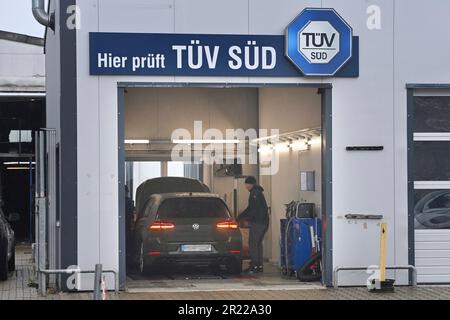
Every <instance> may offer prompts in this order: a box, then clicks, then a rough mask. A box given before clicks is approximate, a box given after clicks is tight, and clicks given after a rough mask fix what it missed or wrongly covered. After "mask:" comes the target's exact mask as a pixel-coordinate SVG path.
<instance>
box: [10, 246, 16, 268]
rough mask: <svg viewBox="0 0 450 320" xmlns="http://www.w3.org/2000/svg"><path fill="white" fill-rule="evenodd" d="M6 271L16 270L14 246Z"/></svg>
mask: <svg viewBox="0 0 450 320" xmlns="http://www.w3.org/2000/svg"><path fill="white" fill-rule="evenodd" d="M8 270H9V271H14V270H16V247H15V246H14V247H13V249H12V254H11V259H10V260H9V262H8Z"/></svg>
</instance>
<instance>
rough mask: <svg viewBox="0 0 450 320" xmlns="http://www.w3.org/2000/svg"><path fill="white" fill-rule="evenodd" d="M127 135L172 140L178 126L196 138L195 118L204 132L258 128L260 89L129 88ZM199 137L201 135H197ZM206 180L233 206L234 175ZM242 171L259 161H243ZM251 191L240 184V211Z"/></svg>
mask: <svg viewBox="0 0 450 320" xmlns="http://www.w3.org/2000/svg"><path fill="white" fill-rule="evenodd" d="M125 104H126V107H125V137H126V138H127V139H150V140H154V139H162V140H169V139H170V137H171V135H172V131H173V130H175V129H178V128H184V129H187V130H189V132H190V133H191V136H192V138H194V121H202V122H203V132H204V131H205V130H207V129H209V128H215V129H218V130H220V131H221V132H222V133H223V134H224V135H225V133H226V130H227V129H233V130H235V129H244V130H247V129H250V128H256V129H257V128H258V90H257V89H250V88H242V89H241V88H233V89H216V88H145V89H142V88H140V89H136V88H135V89H131V88H130V89H127V93H126V95H125ZM197 138H198V137H197ZM200 138H201V137H200ZM205 170H206V171H207V174H206V175H205V179H204V180H205V183H206V184H207V185H208V186H209V187H210V188H211V190H212V192H214V193H217V194H219V195H220V196H221V197H222V198H223V199H224V200H226V202H227V204H228V206H229V207H230V209H232V208H233V203H234V200H233V197H234V194H233V188H234V178H232V177H216V176H214V175H212V179H213V180H212V181H211V175H210V172H209V171H210V170H211V168H210V167H209V166H205ZM242 173H243V175H254V176H256V175H257V173H258V168H257V165H243V172H242ZM247 199H248V192H247V191H246V190H245V189H244V188H243V181H242V180H240V181H239V184H238V211H242V210H243V209H244V208H245V207H246V205H247Z"/></svg>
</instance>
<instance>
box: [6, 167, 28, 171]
mask: <svg viewBox="0 0 450 320" xmlns="http://www.w3.org/2000/svg"><path fill="white" fill-rule="evenodd" d="M31 169H32V170H34V167H32V168H31ZM6 170H30V168H29V167H7V168H6Z"/></svg>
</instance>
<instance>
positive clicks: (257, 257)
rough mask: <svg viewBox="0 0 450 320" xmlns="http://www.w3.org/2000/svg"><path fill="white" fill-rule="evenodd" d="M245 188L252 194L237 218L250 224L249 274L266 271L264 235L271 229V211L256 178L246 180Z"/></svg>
mask: <svg viewBox="0 0 450 320" xmlns="http://www.w3.org/2000/svg"><path fill="white" fill-rule="evenodd" d="M245 188H246V189H247V190H248V191H249V192H250V195H249V198H248V206H247V208H246V209H245V210H244V211H243V212H242V213H241V214H240V215H239V216H238V217H237V218H236V219H237V221H239V222H241V221H244V220H246V221H248V223H249V229H250V232H249V251H250V259H251V262H250V267H249V268H248V269H247V270H246V272H248V273H258V272H263V271H264V266H263V264H264V252H263V240H264V235H265V234H266V232H267V229H268V227H269V209H268V206H267V202H266V198H265V197H264V193H263V192H264V189H263V188H262V187H261V186H259V185H258V184H257V183H256V178H255V177H251V176H250V177H247V178H246V179H245Z"/></svg>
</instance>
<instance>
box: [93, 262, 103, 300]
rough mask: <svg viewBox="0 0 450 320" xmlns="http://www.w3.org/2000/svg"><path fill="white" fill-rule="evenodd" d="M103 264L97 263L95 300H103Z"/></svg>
mask: <svg viewBox="0 0 450 320" xmlns="http://www.w3.org/2000/svg"><path fill="white" fill-rule="evenodd" d="M101 282H102V265H101V264H96V265H95V277H94V300H101Z"/></svg>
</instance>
